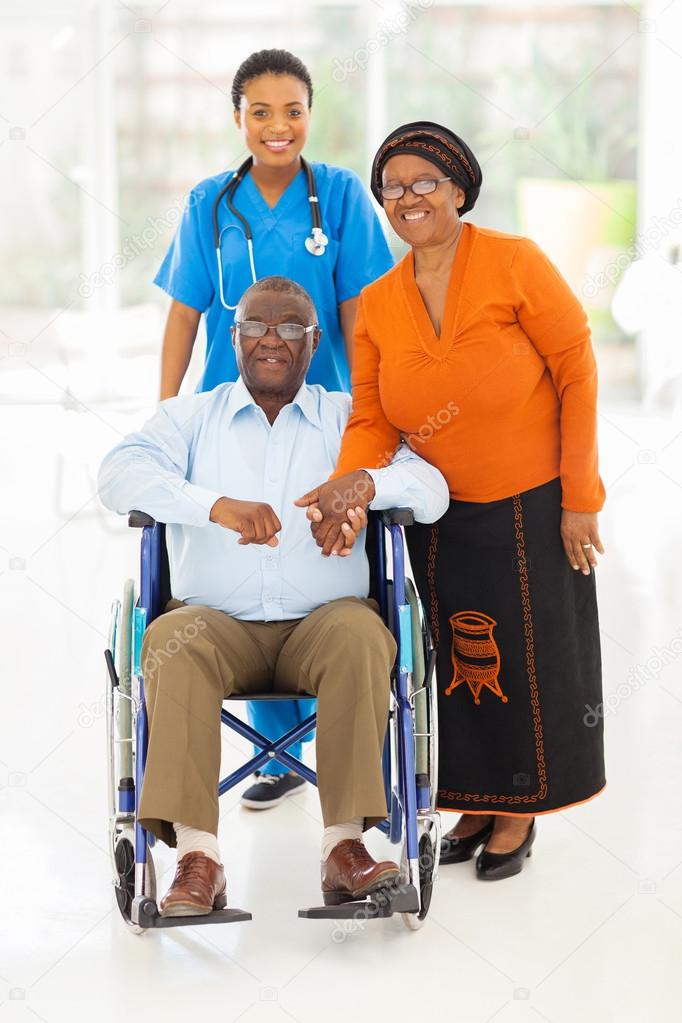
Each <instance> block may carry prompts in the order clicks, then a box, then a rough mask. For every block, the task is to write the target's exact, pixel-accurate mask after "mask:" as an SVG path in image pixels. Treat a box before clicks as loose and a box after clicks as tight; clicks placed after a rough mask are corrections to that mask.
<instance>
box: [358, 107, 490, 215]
mask: <svg viewBox="0 0 682 1023" xmlns="http://www.w3.org/2000/svg"><path fill="white" fill-rule="evenodd" d="M397 153H412V154H413V155H415V156H421V157H423V159H424V160H428V161H429V162H430V163H433V164H435V165H436V167H438V168H439V169H440V170H442V172H443V174H445V175H447V176H448V177H449V178H452V180H453V181H454V182H455V184H456V185H459V187H460V188H461V189H463V191H464V196H465V198H464V204H463V205H462V206H461V207H460V209H459V215H460V216H462V215H463V214H464V213H468V212H469V210H471V209H473V208H474V205H475V203H476V200H477V199H478V193H479V191H480V189H481V182H482V181H483V174H482V173H481V168H480V166H479V163H478V160H477V159H476V157H475V156H474V154H473V153H472V152H471V150H470V149H469V147H468V145H467V144H466V142H465V141H464V140H463V139H461V138H460V137H459V135H455V133H454V131H450V129H449V128H444V127H443V125H442V124H434V123H433V121H412V122H411V123H410V124H403V125H401V126H400V128H396V129H395V131H392V132H391V134H390V135H389V136H388V137H387V138H385V139H384V141H383V142H382V143H381V145H380V146H379V150H378V152H377V154H376V156H375V157H374V163H373V164H372V179H371V182H370V187H371V189H372V194H373V196H374V198H375V199H376V200H377V202H378V203H381V204H382V205H383V200H382V198H381V192H380V191H379V189H380V188H381V173H382V171H383V169H384V165H385V163H386V161H387V160H390V159H391V157H392V156H395V155H396V154H397Z"/></svg>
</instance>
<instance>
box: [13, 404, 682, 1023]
mask: <svg viewBox="0 0 682 1023" xmlns="http://www.w3.org/2000/svg"><path fill="white" fill-rule="evenodd" d="M58 395H59V389H58V388H56V389H55V396H58ZM140 418H141V417H140V414H137V415H122V414H118V413H115V412H114V411H112V409H111V407H106V406H93V407H92V408H91V410H89V411H82V412H81V413H77V412H73V411H71V412H65V411H63V410H62V409H61V408H59V407H58V406H52V407H49V406H38V405H36V406H32V407H21V406H14V407H11V408H7V407H5V408H2V409H0V433H1V434H2V437H3V438H4V439H3V440H2V443H1V445H0V474H1V476H2V479H3V480H4V481H5V483H6V490H5V495H6V496H5V499H4V501H3V502H2V505H1V506H0V524H1V534H2V535H1V536H0V542H1V543H2V548H0V621H1V622H2V633H3V644H2V655H1V659H0V664H1V665H2V679H3V714H2V717H1V723H0V747H1V748H0V756H1V758H2V761H1V763H0V821H1V822H2V844H1V848H2V869H1V870H0V888H1V890H2V894H1V896H0V898H1V902H0V905H1V907H2V912H1V920H2V922H1V924H0V943H1V947H0V1023H2V1021H4V1020H7V1021H8V1023H9V1021H10V1020H17V1021H19V1020H21V1021H27V1020H30V1019H34V1018H35V1017H38V1018H39V1019H42V1020H45V1021H47V1023H58V1021H62V1020H81V1019H83V1020H84V1019H91V1018H92V1017H93V1016H94V1017H95V1018H97V1020H98V1023H114V1021H118V1020H121V1019H123V1018H125V1017H126V1016H127V1015H128V1014H133V1013H140V1012H150V1011H151V1012H154V1010H158V1017H159V1018H161V1016H162V1017H163V1019H164V1023H175V1021H180V1020H183V1021H185V1020H186V1019H187V1018H188V1016H189V1018H192V1017H195V1018H196V1017H197V1015H198V1013H199V1012H200V1011H202V1010H208V1011H211V1012H212V1013H213V1014H219V1018H220V1019H221V1020H224V1021H225V1023H231V1021H233V1020H237V1019H241V1020H244V1021H246V1023H257V1021H261V1020H262V1021H268V1023H272V1021H274V1020H277V1019H282V1018H288V1019H293V1020H298V1021H300V1023H313V1021H317V1020H318V1019H320V1018H323V1019H325V1020H329V1021H330V1023H332V1021H337V1020H338V1021H339V1023H341V1021H344V1023H345V1021H347V1020H348V1019H360V1020H371V1019H376V1018H380V1017H381V1018H382V1019H391V1018H395V1019H400V1020H402V1019H414V1018H417V1017H418V1016H419V1015H420V1014H422V1015H423V1014H425V1013H426V1012H427V1011H428V1012H429V1014H433V1013H434V1012H438V1011H439V1010H440V1011H441V1012H442V1013H443V1015H444V1016H445V1015H446V1016H447V1018H448V1019H450V1020H456V1021H457V1023H487V1021H490V1020H496V1021H497V1023H517V1021H519V1023H520V1021H527V1020H528V1021H535V1023H537V1020H538V1019H540V1020H548V1021H550V1023H574V1021H575V1020H576V1019H581V1020H585V1021H586V1023H593V1021H595V1023H596V1021H600V1023H601V1021H609V1023H610V1021H613V1023H629V1021H633V1023H635V1021H636V1023H642V1021H655V1023H664V1021H665V1023H667V1021H673V1020H677V1019H679V1013H680V1005H681V1004H682V971H681V970H680V961H681V956H682V798H681V797H680V791H681V788H682V765H681V763H680V745H681V742H680V735H681V734H682V683H681V681H680V674H681V672H680V668H681V665H682V658H681V657H680V652H679V651H676V650H675V646H671V643H672V642H673V641H674V640H676V639H677V640H680V637H682V590H681V589H680V585H679V575H680V564H681V561H680V555H681V553H682V551H681V547H682V543H681V540H680V530H679V524H680V521H681V519H682V517H681V516H680V508H681V506H682V501H681V495H682V424H679V423H678V424H677V425H675V424H674V423H672V422H669V421H666V420H664V419H662V418H654V417H646V416H644V415H643V414H641V413H640V412H639V411H638V410H636V409H630V410H628V409H624V408H620V409H615V408H606V409H604V410H603V415H602V418H601V422H600V429H601V446H602V464H603V476H604V479H605V482H606V484H607V487H608V488H609V493H610V496H609V501H608V504H607V507H606V510H605V511H604V513H603V515H602V532H603V538H604V541H605V544H606V547H607V556H606V557H605V558H604V561H603V565H602V567H601V569H600V571H599V590H600V607H601V620H602V640H603V654H604V666H605V694H606V695H607V697H608V701H607V703H608V709H607V713H606V729H607V758H608V760H607V767H608V779H609V786H608V789H607V791H606V792H605V794H603V795H602V796H601V797H600V798H599V799H597V800H595V801H594V802H592V803H589V804H587V805H585V806H582V807H578V808H576V809H574V810H571V811H569V812H566V813H564V814H557V815H551V816H548V817H544V818H542V819H541V820H540V822H539V837H538V841H537V844H536V847H535V855H534V857H533V859H532V860H530V861H529V862H528V865H527V867H526V869H525V870H524V872H523V873H522V874H521V875H520V876H519V877H517V878H514V879H512V880H510V881H507V882H504V883H501V884H495V885H481V884H479V883H477V882H476V880H475V878H474V875H473V872H472V866H471V864H466V865H461V866H452V867H447V868H443V870H442V872H441V877H440V879H439V882H438V886H437V890H436V893H435V895H434V902H433V905H432V910H431V913H430V916H429V921H428V923H427V925H426V927H425V928H423V929H422V930H421V931H420V932H419V933H417V934H412V933H409V932H408V931H407V930H406V929H405V928H404V926H403V925H402V923H401V922H400V920H397V919H396V920H391V921H375V922H371V923H367V924H365V925H364V926H360V927H356V928H355V929H354V930H352V931H344V930H342V929H340V928H339V927H338V926H335V925H334V924H332V923H331V922H328V921H327V922H311V921H305V920H299V919H298V918H297V915H296V913H297V909H298V908H299V907H301V906H303V905H310V904H314V903H316V902H317V901H318V879H317V869H318V839H319V830H320V825H319V821H320V814H319V809H318V805H317V800H316V795H315V793H314V792H313V791H312V790H308V791H306V792H304V793H303V794H301V795H299V796H296V797H294V798H292V799H290V800H288V802H287V803H286V804H285V805H284V806H282V807H280V808H278V809H277V810H274V811H270V812H268V813H263V814H254V813H249V812H248V811H245V810H242V809H241V808H239V807H238V806H237V805H236V801H237V795H238V794H237V793H232V794H231V795H230V796H228V797H227V798H226V799H225V801H224V803H223V812H222V818H221V830H220V838H221V843H222V848H223V851H224V858H225V861H226V863H227V867H228V879H229V890H230V893H231V901H232V903H233V904H235V905H239V906H242V907H244V908H248V909H250V910H251V911H252V912H253V916H254V919H253V922H252V923H249V924H236V925H230V926H225V927H211V928H194V929H179V930H172V931H166V932H165V933H157V934H148V935H145V936H144V937H142V938H140V937H135V936H133V935H132V934H130V933H129V932H128V931H127V930H126V929H125V928H124V926H123V924H122V923H121V921H120V919H119V918H118V915H117V911H116V910H115V909H114V908H113V894H112V890H111V884H110V880H109V861H108V856H107V851H106V834H105V811H104V797H105V771H104V764H105V761H104V717H103V699H102V694H103V688H104V666H103V659H102V650H103V647H104V644H105V636H106V629H107V620H108V610H109V605H110V602H111V600H112V598H113V597H114V596H115V595H117V594H118V593H119V592H120V589H121V585H122V582H123V580H124V578H125V577H126V576H127V575H130V574H135V571H136V558H137V539H138V536H137V534H133V533H132V532H131V531H128V530H127V529H126V527H125V526H124V524H123V523H122V522H117V521H115V520H114V519H113V518H112V517H110V516H108V515H106V514H104V513H101V512H99V511H98V507H97V501H96V499H95V498H94V497H93V494H94V485H93V471H94V470H95V468H96V465H97V462H98V460H99V458H100V456H101V455H102V454H103V453H104V452H105V451H106V450H108V448H109V447H111V446H112V445H113V443H115V441H116V438H117V436H118V435H119V434H120V433H125V432H127V431H128V430H129V429H131V428H133V426H135V425H136V424H137V423H138V422H139V421H140ZM675 645H676V646H678V647H679V648H680V650H682V642H678V643H677V644H675ZM237 742H238V740H237ZM238 759H239V756H238V752H237V750H236V749H235V748H234V747H233V746H228V745H226V746H225V751H224V768H225V769H226V770H227V769H228V768H229V767H231V766H232V765H234V764H236V763H237V761H238ZM446 823H447V824H449V823H451V821H449V820H447V821H446ZM371 846H372V848H373V849H374V850H376V851H379V850H382V849H384V848H385V847H384V842H383V839H382V838H381V836H379V835H374V836H373V837H372V839H371ZM155 857H156V864H157V872H158V874H159V876H160V887H161V888H162V889H163V888H165V886H166V885H167V884H168V882H169V880H170V876H171V870H172V865H173V857H172V854H171V853H170V852H169V851H168V850H166V849H165V848H163V847H157V851H156V853H155ZM153 1018H157V1013H154V1017H153Z"/></svg>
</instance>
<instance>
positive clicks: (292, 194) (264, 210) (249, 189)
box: [235, 167, 307, 229]
mask: <svg viewBox="0 0 682 1023" xmlns="http://www.w3.org/2000/svg"><path fill="white" fill-rule="evenodd" d="M240 187H241V188H243V189H244V191H245V193H246V199H247V200H248V202H249V203H250V204H251V206H252V208H253V209H254V210H255V211H256V213H257V214H258V216H259V217H260V218H261V220H262V221H263V223H264V225H265V227H266V228H268V229H270V228H272V227H274V226H275V224H276V223H277V222H278V221H279V220H281V219H282V217H283V216H286V214H287V213H288V212H289V211H290V210H291V209H293V207H294V206H295V205H296V204H297V203H299V202H300V201H301V199H302V198H303V197H305V195H306V194H307V190H306V176H305V171H304V170H303V168H302V167H301V169H300V171H299V173H298V174H297V175H296V177H295V178H294V179H293V181H290V182H289V184H288V185H287V187H286V188H285V189H284V191H283V192H282V194H281V195H280V197H279V199H278V200H277V202H276V203H275V205H274V206H272V207H270V206H268V204H267V202H266V201H265V199H264V198H263V195H262V193H261V191H260V189H259V187H258V185H257V184H256V182H255V181H254V180H253V177H252V175H251V171H249V173H248V174H247V175H246V176H245V177H244V180H243V181H242V183H241V186H240ZM235 206H236V207H237V209H239V190H237V194H236V195H235Z"/></svg>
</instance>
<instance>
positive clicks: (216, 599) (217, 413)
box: [98, 377, 449, 621]
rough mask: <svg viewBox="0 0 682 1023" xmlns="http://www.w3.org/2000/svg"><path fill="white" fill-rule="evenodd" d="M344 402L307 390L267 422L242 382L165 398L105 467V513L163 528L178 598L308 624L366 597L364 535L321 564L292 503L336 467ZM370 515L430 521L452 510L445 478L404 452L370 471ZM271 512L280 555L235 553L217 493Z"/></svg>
mask: <svg viewBox="0 0 682 1023" xmlns="http://www.w3.org/2000/svg"><path fill="white" fill-rule="evenodd" d="M350 407H351V399H350V396H349V395H348V394H343V393H341V392H328V391H325V389H324V388H323V387H321V386H320V385H318V384H313V385H307V384H303V385H302V386H301V388H300V390H299V391H298V393H297V394H296V396H295V397H294V399H293V401H292V402H291V404H289V405H285V406H284V408H283V409H282V410H281V411H280V413H279V415H278V416H277V418H276V419H275V421H274V423H273V424H272V426H271V425H270V424H269V423H268V420H267V418H266V415H265V413H264V412H263V410H262V409H261V408H260V407H259V406H258V405H257V404H256V403H255V402H254V400H253V398H252V396H251V394H250V393H249V391H248V389H247V387H246V385H245V384H244V382H243V380H242V379H241V377H240V378H239V379H238V380H237V381H236V383H226V384H221V385H220V386H218V387H216V388H214V390H212V391H209V392H206V393H200V394H193V395H187V396H182V397H177V398H168V399H167V400H166V401H163V402H161V403H160V405H159V408H158V411H157V412H156V414H155V415H154V416H153V417H152V418H151V419H150V420H149V421H148V422H147V423H146V424H145V425H144V426H143V427H142V429H141V430H140V431H139V432H137V433H132V434H130V435H129V436H128V437H126V438H125V440H124V441H122V442H121V443H120V444H119V445H118V446H117V447H115V448H114V450H113V451H111V452H110V453H109V454H108V455H107V456H106V458H105V459H104V461H103V463H102V466H101V468H100V473H99V480H98V485H99V493H100V497H101V499H102V501H103V503H104V504H105V506H106V507H107V508H110V509H111V510H112V511H116V512H119V513H120V514H127V513H128V512H129V511H130V510H132V509H133V508H137V509H139V510H140V511H143V512H146V513H147V514H148V515H152V516H153V517H154V518H155V519H157V521H159V522H165V523H167V524H168V525H167V530H166V536H167V544H168V554H169V561H170V571H171V589H172V593H173V596H174V597H177V598H179V599H180V600H184V601H186V602H187V603H188V604H202V605H205V606H208V607H212V608H216V609H218V610H220V611H225V612H226V613H228V614H230V615H232V616H234V617H236V618H242V619H245V620H250V621H276V620H281V619H289V618H302V617H304V616H305V615H307V614H309V613H310V612H311V611H313V610H314V609H315V608H317V607H320V605H322V604H325V603H327V602H328V601H331V600H336V599H337V598H339V597H347V596H354V597H366V596H367V594H368V588H369V566H368V563H367V557H366V555H365V550H364V534H363V535H362V536H361V537H358V540H357V542H356V544H355V547H354V548H353V551H352V553H351V554H350V555H349V556H348V557H344V558H338V557H336V558H325V557H322V555H321V553H320V549H319V547H318V546H317V545H316V543H315V540H314V539H313V537H312V535H311V533H310V523H309V521H308V519H307V518H306V514H305V509H302V508H296V507H295V506H294V501H295V500H296V498H298V497H301V496H302V495H303V494H304V493H306V491H308V490H310V489H312V488H313V487H314V486H316V485H317V484H319V483H321V482H323V481H324V480H325V479H326V478H327V477H328V476H329V474H330V473H331V472H332V471H333V470H334V467H335V465H336V460H337V456H338V453H339V448H340V444H341V436H342V434H343V430H344V427H345V425H346V421H347V419H348V416H349V414H350ZM370 472H371V475H372V478H373V480H374V484H375V488H376V496H375V498H374V500H373V501H372V507H373V508H376V509H385V508H391V507H395V506H402V507H406V506H407V507H411V508H412V509H413V510H414V513H415V517H416V519H417V520H418V521H420V522H433V521H435V520H436V519H438V518H440V516H441V515H443V514H444V512H445V511H446V509H447V507H448V503H449V494H448V487H447V484H446V482H445V479H444V478H443V476H442V475H441V473H440V472H439V471H438V470H437V469H436V468H434V466H432V465H430V464H429V463H428V462H425V461H424V460H423V459H421V458H419V456H418V455H416V454H415V453H414V452H412V451H411V450H410V448H408V447H407V446H406V445H403V446H402V447H401V448H400V449H399V450H398V452H397V453H396V455H395V456H394V459H393V461H392V463H391V465H389V466H387V467H386V468H385V469H372V470H370ZM223 496H226V497H231V498H235V499H237V500H241V501H263V502H266V503H267V504H269V505H271V507H272V508H273V510H274V511H275V513H276V514H277V516H278V518H279V520H280V522H281V523H282V529H281V531H280V532H279V533H278V534H277V536H278V540H279V544H278V546H277V547H269V546H267V545H257V544H247V545H240V544H239V543H238V542H237V541H238V539H239V534H238V533H236V532H234V531H232V530H228V529H225V528H224V527H223V526H219V525H218V524H217V523H214V522H211V521H210V520H209V514H210V511H211V508H212V507H213V505H214V504H215V502H216V501H217V500H218V499H219V498H220V497H223Z"/></svg>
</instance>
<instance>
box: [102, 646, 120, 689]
mask: <svg viewBox="0 0 682 1023" xmlns="http://www.w3.org/2000/svg"><path fill="white" fill-rule="evenodd" d="M104 660H105V661H106V662H107V671H108V672H109V678H110V679H111V684H112V686H114V688H117V687H118V675H117V674H116V667H115V666H114V658H113V655H112V653H111V650H105V651H104Z"/></svg>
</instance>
